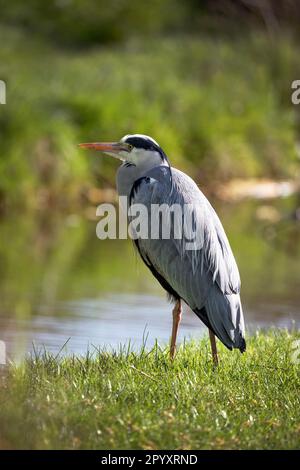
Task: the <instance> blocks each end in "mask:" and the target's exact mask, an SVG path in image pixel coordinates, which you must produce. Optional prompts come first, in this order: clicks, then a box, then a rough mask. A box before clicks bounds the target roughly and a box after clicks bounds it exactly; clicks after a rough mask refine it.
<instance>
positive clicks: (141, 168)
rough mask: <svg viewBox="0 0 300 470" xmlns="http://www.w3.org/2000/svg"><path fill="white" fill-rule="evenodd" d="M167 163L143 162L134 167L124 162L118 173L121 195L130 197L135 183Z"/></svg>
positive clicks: (118, 188)
mask: <svg viewBox="0 0 300 470" xmlns="http://www.w3.org/2000/svg"><path fill="white" fill-rule="evenodd" d="M167 164H168V163H167V161H164V160H162V161H161V163H158V162H153V161H152V162H151V161H143V162H140V163H139V165H133V164H130V163H128V162H124V163H123V164H122V165H121V166H120V167H119V169H118V172H117V190H118V193H119V195H124V196H129V194H130V191H131V188H132V186H133V184H134V182H135V181H136V180H137V179H139V178H142V177H143V176H145V175H146V174H147V173H148V172H149V171H150V170H152V169H153V168H156V167H159V166H165V165H167Z"/></svg>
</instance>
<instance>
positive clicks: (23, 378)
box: [0, 331, 300, 449]
mask: <svg viewBox="0 0 300 470" xmlns="http://www.w3.org/2000/svg"><path fill="white" fill-rule="evenodd" d="M296 337H297V335H296V333H291V334H289V333H287V332H279V331H274V332H269V333H267V334H257V335H256V336H254V337H252V338H250V339H249V341H248V351H247V353H246V354H244V355H241V354H240V353H239V352H238V351H234V352H233V353H231V352H229V351H227V350H225V348H223V347H220V357H221V363H220V365H219V367H218V368H217V369H214V368H213V366H212V361H211V356H210V350H209V345H208V340H207V339H203V340H202V341H201V342H200V343H198V342H197V343H196V342H192V343H186V344H184V345H182V346H181V347H180V350H179V352H178V355H177V357H176V359H175V361H174V362H173V363H171V362H170V360H169V356H168V350H167V349H164V350H161V349H160V348H159V346H156V347H155V348H153V350H152V351H150V352H149V351H147V350H146V349H142V350H141V351H140V352H138V353H135V352H132V351H130V350H128V349H126V348H123V349H122V348H121V349H120V350H119V351H118V352H115V353H112V352H105V351H96V350H95V351H93V352H92V353H90V354H87V355H86V356H85V357H67V358H66V357H54V356H53V355H50V354H48V353H42V354H40V355H39V354H38V353H37V354H36V355H35V356H34V357H31V358H29V359H27V360H26V361H25V362H24V363H23V364H21V365H18V366H9V367H8V371H7V373H6V374H5V375H3V377H2V381H1V388H0V399H1V408H0V419H1V428H0V442H3V443H5V444H3V445H5V446H6V447H14V448H94V449H96V448H99V449H103V448H114V449H116V448H122V449H127V448H146V449H161V448H170V449H174V448H186V449H189V448H204V449H221V448H234V449H239V448H243V449H253V448H264V449H266V448H269V449H270V448H272V449H275V448H289V449H292V448H298V447H299V444H300V442H299V431H300V429H299V418H300V406H299V405H300V403H299V386H300V375H299V372H300V369H299V365H297V364H295V363H294V362H293V361H292V341H293V340H294V339H295V338H296Z"/></svg>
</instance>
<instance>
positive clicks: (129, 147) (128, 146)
mask: <svg viewBox="0 0 300 470" xmlns="http://www.w3.org/2000/svg"><path fill="white" fill-rule="evenodd" d="M127 148H128V151H129V152H131V150H132V149H133V145H131V144H127Z"/></svg>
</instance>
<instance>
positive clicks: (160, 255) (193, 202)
mask: <svg viewBox="0 0 300 470" xmlns="http://www.w3.org/2000/svg"><path fill="white" fill-rule="evenodd" d="M79 146H80V147H82V148H89V149H94V150H98V151H101V152H103V153H105V154H108V155H110V156H113V157H115V158H117V159H119V160H121V161H122V164H121V166H120V167H119V169H118V171H117V178H116V180H117V190H118V193H119V195H122V196H126V197H127V198H128V202H129V206H132V205H133V204H136V203H139V204H144V205H145V206H146V207H147V208H148V209H149V210H150V209H151V205H153V204H156V205H162V204H166V205H167V206H172V205H174V204H178V205H179V206H180V207H183V206H184V205H187V206H188V207H190V206H192V207H196V210H195V211H193V217H192V224H193V227H194V228H195V230H196V231H197V233H198V234H200V237H199V239H200V240H201V241H202V242H201V244H200V245H199V246H196V248H194V249H186V243H187V242H186V241H184V240H178V239H176V238H175V236H174V232H172V235H173V236H171V237H170V238H169V239H165V238H163V237H161V236H160V237H155V238H151V236H150V237H148V238H142V237H140V238H139V237H137V238H136V239H135V240H134V242H135V245H136V248H137V250H138V252H139V254H140V256H141V258H142V260H143V261H144V263H145V264H146V266H147V267H148V268H149V269H150V271H151V272H152V274H153V275H154V276H155V277H156V279H157V280H158V281H159V283H160V284H161V286H162V287H163V288H164V289H165V290H166V291H167V293H168V294H169V296H170V298H171V300H172V301H173V302H174V303H175V305H174V308H173V325H172V334H171V344H170V355H171V358H172V359H173V358H174V356H175V351H176V338H177V332H178V327H179V324H180V321H181V316H182V305H181V301H182V300H183V301H184V302H185V303H186V304H187V305H189V307H190V308H191V309H192V310H193V312H195V314H196V315H197V316H198V317H199V318H200V319H201V320H202V322H203V323H204V324H205V325H206V326H207V327H208V329H209V337H210V343H211V349H212V357H213V361H214V363H215V364H217V363H218V353H217V347H216V340H215V336H217V337H218V338H219V340H221V342H222V343H223V344H224V345H225V346H226V347H227V348H228V349H230V350H232V349H233V348H237V349H239V350H240V351H241V352H244V351H245V350H246V342H245V326H244V317H243V310H242V305H241V300H240V275H239V271H238V267H237V264H236V261H235V258H234V256H233V253H232V251H231V248H230V245H229V242H228V239H227V236H226V234H225V231H224V229H223V226H222V224H221V222H220V220H219V218H218V216H217V214H216V212H215V210H214V209H213V207H212V206H211V205H210V203H209V201H208V200H207V198H206V197H205V196H204V194H203V193H202V192H201V191H200V189H199V188H198V186H197V185H196V183H195V182H194V181H193V180H192V179H191V178H190V177H189V176H187V175H186V174H185V173H183V172H182V171H179V170H177V169H176V168H173V167H171V166H170V163H169V160H168V157H167V155H166V154H165V152H164V151H163V149H162V148H161V147H160V146H159V144H158V143H157V142H156V141H155V140H154V139H153V138H151V137H149V136H146V135H143V134H133V135H126V136H125V137H123V138H122V139H121V140H120V141H118V142H94V143H83V144H79Z"/></svg>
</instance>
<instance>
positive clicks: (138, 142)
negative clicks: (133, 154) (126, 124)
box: [126, 137, 160, 152]
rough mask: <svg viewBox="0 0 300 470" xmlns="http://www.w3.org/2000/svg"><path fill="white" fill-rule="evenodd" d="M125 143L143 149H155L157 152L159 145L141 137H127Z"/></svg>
mask: <svg viewBox="0 0 300 470" xmlns="http://www.w3.org/2000/svg"><path fill="white" fill-rule="evenodd" d="M126 143H127V144H131V145H133V146H134V147H135V148H140V149H145V150H157V151H158V152H159V150H160V147H158V145H156V144H155V143H154V142H152V141H151V140H149V139H143V138H141V137H128V139H126Z"/></svg>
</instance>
